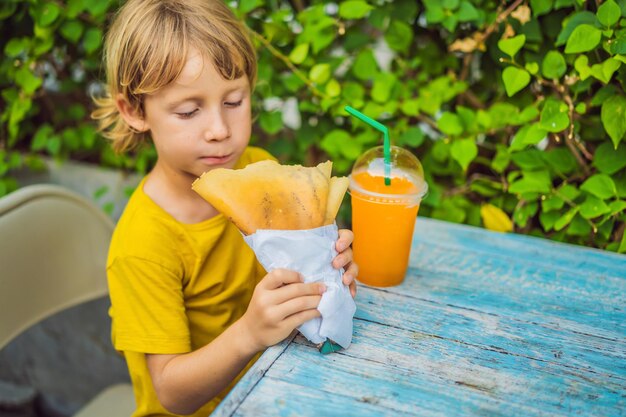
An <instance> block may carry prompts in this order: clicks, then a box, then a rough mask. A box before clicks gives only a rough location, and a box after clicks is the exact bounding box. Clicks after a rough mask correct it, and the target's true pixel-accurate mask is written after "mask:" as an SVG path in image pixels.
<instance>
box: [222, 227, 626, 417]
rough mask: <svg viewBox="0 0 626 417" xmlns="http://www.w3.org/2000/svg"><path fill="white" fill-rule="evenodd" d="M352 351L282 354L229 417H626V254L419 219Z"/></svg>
mask: <svg viewBox="0 0 626 417" xmlns="http://www.w3.org/2000/svg"><path fill="white" fill-rule="evenodd" d="M356 301H357V306H358V310H357V313H356V316H355V320H354V339H353V344H352V346H351V347H350V348H349V349H348V350H346V351H341V352H340V353H334V354H330V355H322V354H320V353H319V352H318V351H317V350H316V349H315V348H314V347H313V346H311V345H310V344H309V343H308V342H307V341H306V340H305V339H304V338H302V336H296V337H295V338H294V337H292V338H290V339H289V340H286V341H285V342H283V343H281V344H279V345H276V346H274V347H272V348H270V349H268V350H267V351H266V352H265V353H264V355H263V356H262V357H261V359H260V360H259V361H258V362H257V363H256V364H255V366H254V367H253V368H252V369H251V370H250V371H249V372H248V373H247V374H246V375H245V376H244V378H242V380H241V381H240V382H239V384H238V385H237V386H236V387H235V388H234V390H233V391H232V392H231V393H230V394H229V396H228V397H227V398H226V399H225V400H224V401H223V402H222V404H221V405H220V407H219V408H218V409H217V410H216V411H215V413H214V415H217V416H230V415H242V416H292V415H293V416H315V417H320V416H347V415H355V416H380V415H390V416H396V415H420V416H435V415H437V416H457V415H503V416H519V415H529V416H535V415H550V416H571V415H582V416H619V415H626V256H623V255H616V254H612V253H608V252H603V251H599V250H592V249H586V248H582V247H576V246H571V245H564V244H558V243H554V242H551V241H548V240H544V239H539V238H532V237H527V236H521V235H513V234H499V233H494V232H489V231H486V230H483V229H479V228H473V227H468V226H462V225H454V224H450V223H444V222H439V221H435V220H430V219H425V218H419V219H418V221H417V224H416V229H415V234H414V240H413V248H412V253H411V261H410V267H409V271H408V274H407V277H406V279H405V281H404V283H403V284H402V285H400V286H398V287H393V288H386V289H382V288H371V287H366V286H363V285H361V286H360V287H359V291H358V295H357V300H356Z"/></svg>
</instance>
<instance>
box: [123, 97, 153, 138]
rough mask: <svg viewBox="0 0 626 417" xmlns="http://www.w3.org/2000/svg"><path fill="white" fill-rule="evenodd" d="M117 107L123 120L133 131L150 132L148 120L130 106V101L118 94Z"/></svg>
mask: <svg viewBox="0 0 626 417" xmlns="http://www.w3.org/2000/svg"><path fill="white" fill-rule="evenodd" d="M115 105H116V106H117V110H119V112H120V115H121V116H122V118H123V119H124V120H125V121H126V123H127V124H128V125H129V126H130V127H131V128H132V129H134V130H136V131H137V132H146V131H148V129H149V127H148V123H146V120H145V119H144V118H143V117H142V116H141V115H140V114H139V112H137V110H135V109H134V108H133V107H132V106H131V105H130V103H129V102H128V101H126V99H125V98H124V97H123V96H122V95H121V94H118V95H117V97H116V98H115Z"/></svg>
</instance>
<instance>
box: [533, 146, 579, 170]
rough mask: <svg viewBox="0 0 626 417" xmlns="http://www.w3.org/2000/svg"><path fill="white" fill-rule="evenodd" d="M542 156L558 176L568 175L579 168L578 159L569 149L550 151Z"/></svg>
mask: <svg viewBox="0 0 626 417" xmlns="http://www.w3.org/2000/svg"><path fill="white" fill-rule="evenodd" d="M541 156H543V159H544V160H545V161H546V162H547V163H548V165H549V166H550V167H551V168H552V169H553V170H554V171H555V172H556V173H557V174H558V175H568V174H570V173H572V172H574V171H575V170H576V168H577V167H578V164H577V162H576V158H574V156H573V155H572V152H571V151H570V150H569V149H567V148H554V149H550V150H548V151H544V152H542V153H541Z"/></svg>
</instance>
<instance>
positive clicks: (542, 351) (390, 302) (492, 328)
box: [356, 288, 626, 381]
mask: <svg viewBox="0 0 626 417" xmlns="http://www.w3.org/2000/svg"><path fill="white" fill-rule="evenodd" d="M356 301H357V313H356V317H357V318H359V319H364V320H368V321H371V322H376V323H381V324H384V325H386V326H391V327H396V328H400V329H405V330H409V331H414V332H419V333H420V334H425V335H429V336H433V337H439V338H444V339H447V340H452V341H458V342H459V343H463V344H467V345H472V346H476V347H480V348H482V349H486V350H493V351H496V352H502V353H506V354H510V355H517V356H523V357H527V358H531V359H535V360H537V361H542V362H549V363H554V364H557V365H560V366H562V367H563V369H564V370H565V369H566V368H572V369H575V370H577V372H580V373H582V374H588V376H589V377H591V376H592V374H602V375H604V376H603V377H606V378H609V379H617V380H622V381H626V340H624V339H621V340H607V339H605V338H602V337H596V336H592V335H585V334H581V333H578V332H575V331H571V329H567V328H551V327H546V326H543V325H539V324H537V323H536V322H532V321H526V320H524V319H523V318H520V317H514V316H500V315H496V314H488V313H484V312H480V311H476V310H467V309H464V308H459V307H456V306H452V305H445V304H437V303H433V302H428V301H424V300H420V299H413V298H412V297H410V296H407V295H401V294H395V293H391V292H386V291H382V290H377V289H372V288H361V291H360V292H359V296H358V297H357V300H356ZM392 306H393V307H392ZM390 308H393V313H391V314H390ZM601 331H602V330H601V329H596V333H600V332H601Z"/></svg>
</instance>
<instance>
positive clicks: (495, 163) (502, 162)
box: [491, 144, 511, 174]
mask: <svg viewBox="0 0 626 417" xmlns="http://www.w3.org/2000/svg"><path fill="white" fill-rule="evenodd" d="M496 148H497V151H496V155H495V156H494V158H493V159H492V160H491V167H492V168H493V169H494V171H496V172H497V173H500V174H501V173H503V172H504V170H505V169H506V168H507V167H508V166H509V163H510V162H511V154H510V153H509V151H508V150H507V148H506V147H505V146H503V145H500V144H497V145H496Z"/></svg>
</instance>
